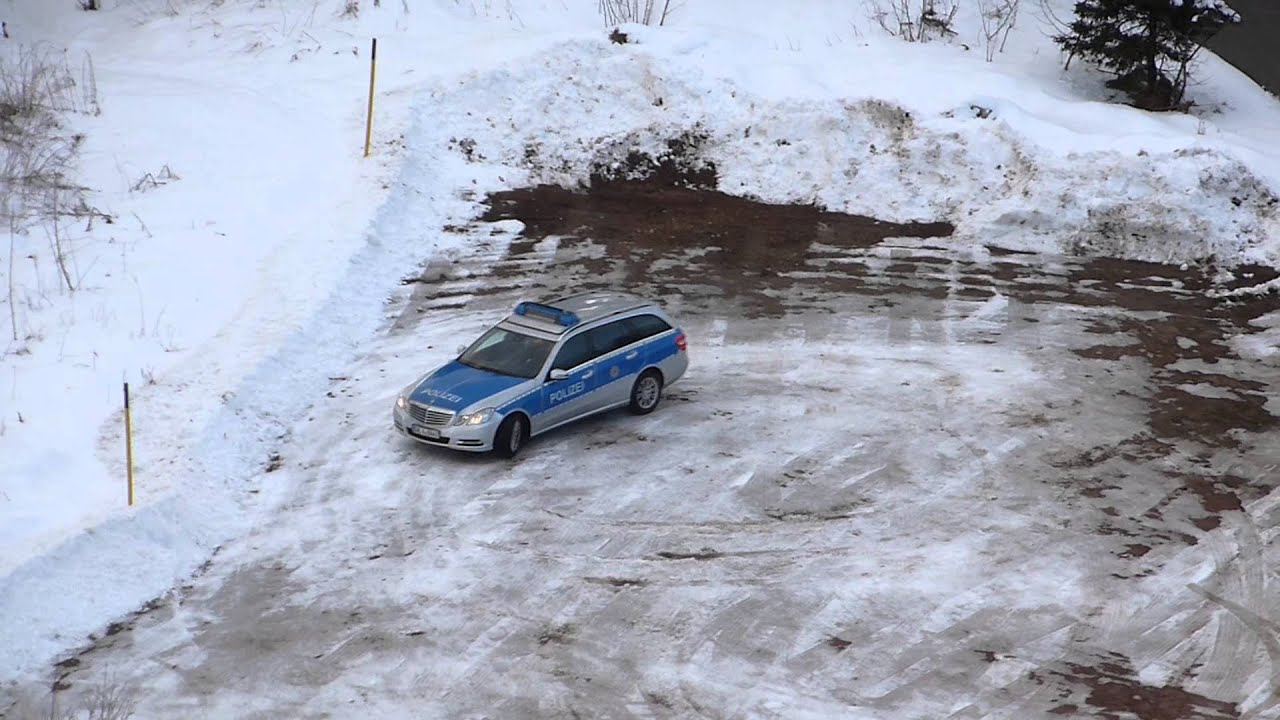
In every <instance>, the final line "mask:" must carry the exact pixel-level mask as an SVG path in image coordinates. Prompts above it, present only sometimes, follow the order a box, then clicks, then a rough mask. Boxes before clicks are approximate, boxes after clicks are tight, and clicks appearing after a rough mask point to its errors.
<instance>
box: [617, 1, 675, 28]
mask: <svg viewBox="0 0 1280 720" xmlns="http://www.w3.org/2000/svg"><path fill="white" fill-rule="evenodd" d="M671 10H672V8H671V0H600V14H601V15H603V16H604V22H605V24H606V25H619V24H622V23H640V24H642V25H663V24H665V23H666V22H667V18H668V17H670V15H671Z"/></svg>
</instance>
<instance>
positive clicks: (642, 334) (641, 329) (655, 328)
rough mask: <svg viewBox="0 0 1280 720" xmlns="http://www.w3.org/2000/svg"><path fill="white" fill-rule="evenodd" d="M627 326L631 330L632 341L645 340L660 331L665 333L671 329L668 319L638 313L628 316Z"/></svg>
mask: <svg viewBox="0 0 1280 720" xmlns="http://www.w3.org/2000/svg"><path fill="white" fill-rule="evenodd" d="M624 322H626V323H627V328H628V329H629V330H630V331H631V342H635V341H637V340H643V339H645V338H647V337H653V336H654V335H657V334H658V333H664V332H666V331H668V330H670V329H671V326H670V325H668V324H667V321H666V320H663V319H662V318H660V317H658V316H657V315H636V316H635V317H631V318H627V319H626V320H625V321H624Z"/></svg>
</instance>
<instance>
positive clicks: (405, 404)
mask: <svg viewBox="0 0 1280 720" xmlns="http://www.w3.org/2000/svg"><path fill="white" fill-rule="evenodd" d="M396 407H398V408H400V409H401V410H407V409H409V398H407V397H405V396H403V395H401V396H400V397H398V398H396Z"/></svg>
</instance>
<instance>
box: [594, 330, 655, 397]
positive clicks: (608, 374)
mask: <svg viewBox="0 0 1280 720" xmlns="http://www.w3.org/2000/svg"><path fill="white" fill-rule="evenodd" d="M591 333H592V338H591V340H592V343H591V344H592V345H593V346H594V347H595V349H596V352H597V353H598V354H599V359H598V360H597V361H596V374H597V375H598V376H599V377H598V379H597V381H596V383H597V388H598V389H597V390H596V394H597V395H598V396H599V401H598V403H597V407H598V408H601V407H610V406H613V405H620V404H622V403H624V402H627V401H628V400H629V399H630V397H631V385H632V384H633V383H634V382H635V376H636V374H637V373H639V372H640V370H641V368H643V367H644V362H645V358H644V354H643V353H642V352H641V348H640V346H639V345H638V344H636V341H637V340H639V339H640V337H639V336H638V335H637V328H636V327H635V325H634V324H633V323H632V322H631V320H630V318H627V319H622V320H615V321H613V322H611V323H608V324H606V325H602V326H600V327H598V328H596V329H595V330H592V331H591Z"/></svg>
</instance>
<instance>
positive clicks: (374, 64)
mask: <svg viewBox="0 0 1280 720" xmlns="http://www.w3.org/2000/svg"><path fill="white" fill-rule="evenodd" d="M377 72H378V38H374V39H373V50H371V51H370V52H369V114H368V115H366V116H365V120H364V156H365V157H369V144H370V143H371V142H372V141H373V80H374V77H375V75H376V74H377Z"/></svg>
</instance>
